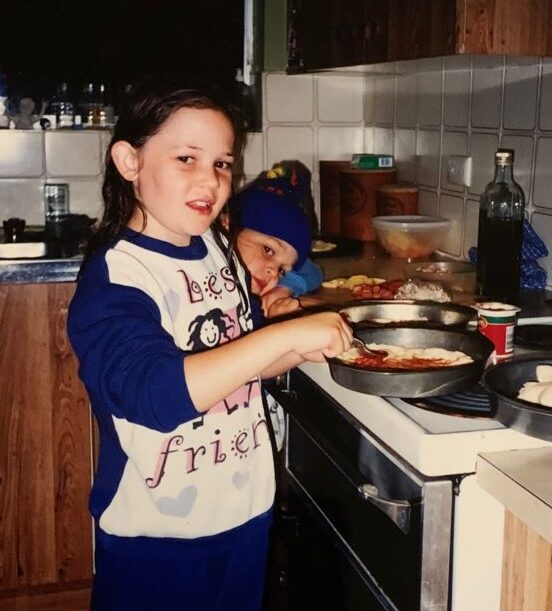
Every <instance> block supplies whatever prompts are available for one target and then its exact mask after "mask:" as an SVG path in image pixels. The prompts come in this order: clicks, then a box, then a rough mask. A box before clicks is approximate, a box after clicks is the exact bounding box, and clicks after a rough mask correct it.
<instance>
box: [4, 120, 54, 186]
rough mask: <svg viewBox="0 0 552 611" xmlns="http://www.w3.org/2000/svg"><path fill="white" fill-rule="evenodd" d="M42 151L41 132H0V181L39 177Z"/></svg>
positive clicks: (41, 168)
mask: <svg viewBox="0 0 552 611" xmlns="http://www.w3.org/2000/svg"><path fill="white" fill-rule="evenodd" d="M43 151H44V136H43V134H42V132H34V131H27V132H25V131H19V130H0V179H1V178H28V177H38V176H41V175H42V172H43V171H44V152H43Z"/></svg>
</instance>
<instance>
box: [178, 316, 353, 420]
mask: <svg viewBox="0 0 552 611" xmlns="http://www.w3.org/2000/svg"><path fill="white" fill-rule="evenodd" d="M351 338H352V332H351V329H350V327H349V326H348V325H347V324H346V323H345V322H344V321H343V319H342V318H341V316H339V314H336V313H333V312H323V313H320V314H313V315H311V316H303V317H301V318H296V319H293V320H286V321H284V322H281V323H276V324H273V325H269V326H267V327H264V328H262V329H259V330H258V331H254V332H252V333H250V334H249V335H246V336H245V337H241V338H239V339H236V340H234V341H232V342H229V343H227V344H224V345H222V346H219V347H218V348H214V349H212V350H208V351H205V352H200V353H195V354H189V355H187V356H186V357H185V358H184V375H185V378H186V381H187V386H188V391H189V393H190V397H191V399H192V400H193V402H194V405H195V407H196V409H197V410H198V411H200V412H203V411H207V410H208V409H209V408H211V407H212V406H213V405H215V404H216V403H217V402H218V401H220V400H221V399H223V398H224V397H227V396H228V395H229V394H230V393H232V392H233V391H234V390H236V388H238V387H239V386H241V385H242V384H245V383H246V382H247V381H248V380H250V379H251V378H253V377H255V376H256V375H258V374H261V375H262V377H270V376H274V375H277V374H279V373H282V372H283V371H286V370H287V369H289V368H290V367H293V366H295V365H298V364H299V363H301V362H303V361H304V360H305V357H306V356H308V357H309V358H310V359H314V360H319V358H322V356H327V357H332V356H337V355H338V354H341V353H342V352H344V351H345V350H347V349H348V348H349V346H350V343H351ZM215 372H216V384H213V376H214V373H215Z"/></svg>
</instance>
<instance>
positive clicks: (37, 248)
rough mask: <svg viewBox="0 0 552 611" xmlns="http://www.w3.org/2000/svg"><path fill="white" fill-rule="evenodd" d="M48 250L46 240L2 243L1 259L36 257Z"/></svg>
mask: <svg viewBox="0 0 552 611" xmlns="http://www.w3.org/2000/svg"><path fill="white" fill-rule="evenodd" d="M46 251H47V248H46V242H9V243H7V244H0V259H36V258H39V257H44V256H45V255H46Z"/></svg>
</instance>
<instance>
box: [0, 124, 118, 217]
mask: <svg viewBox="0 0 552 611" xmlns="http://www.w3.org/2000/svg"><path fill="white" fill-rule="evenodd" d="M110 137H111V135H110V133H109V132H99V131H90V132H85V133H80V132H79V133H75V132H71V131H52V132H46V133H44V132H35V131H20V130H0V217H1V218H2V219H5V218H8V217H11V216H18V217H21V218H24V219H25V220H26V221H27V224H29V225H42V224H43V223H44V208H43V186H44V184H45V183H46V182H50V183H51V182H65V183H68V184H69V197H70V211H71V212H73V213H82V214H88V215H89V216H91V217H97V216H98V215H99V214H100V213H101V208H102V199H101V183H102V166H103V158H104V153H105V149H106V148H107V144H108V142H109V140H110Z"/></svg>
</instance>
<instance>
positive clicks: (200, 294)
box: [68, 78, 351, 611]
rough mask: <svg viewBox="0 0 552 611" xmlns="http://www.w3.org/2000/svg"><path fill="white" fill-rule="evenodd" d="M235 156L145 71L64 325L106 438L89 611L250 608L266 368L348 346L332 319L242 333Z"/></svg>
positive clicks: (114, 152)
mask: <svg viewBox="0 0 552 611" xmlns="http://www.w3.org/2000/svg"><path fill="white" fill-rule="evenodd" d="M233 150H234V128H233V124H232V120H231V117H230V115H229V114H228V112H227V111H226V110H225V108H224V106H223V105H222V104H221V103H220V102H219V101H217V100H216V98H215V97H214V96H212V95H210V94H209V93H206V92H204V91H199V90H196V89H189V88H186V87H185V86H184V85H183V84H182V83H179V82H175V81H173V80H161V79H155V78H153V79H147V80H145V81H143V82H142V83H141V84H138V85H135V86H133V87H132V88H131V89H130V91H129V93H128V96H127V100H126V104H125V106H124V108H123V109H122V111H121V113H120V117H119V120H118V122H117V125H116V127H115V131H114V135H113V138H112V140H111V143H110V145H109V148H108V151H107V156H106V159H107V165H106V171H105V179H104V186H103V195H104V200H105V211H104V215H103V218H102V221H101V223H100V225H99V228H98V230H97V232H96V233H95V235H94V236H93V239H92V240H91V242H90V244H89V250H88V252H87V255H86V257H85V261H84V263H83V266H82V269H81V274H80V278H79V283H78V288H77V291H76V294H75V297H74V299H73V301H72V303H71V306H70V310H69V324H68V329H69V336H70V340H71V343H72V345H73V347H74V349H75V352H76V354H77V356H78V358H79V362H80V376H81V378H82V380H83V381H84V384H85V385H86V388H87V390H88V393H89V395H90V399H91V403H92V408H93V410H94V414H95V416H96V419H97V421H98V426H99V434H100V450H99V457H98V466H97V472H96V475H95V479H94V485H93V489H92V493H91V498H90V508H91V512H92V514H93V516H94V518H95V520H96V527H97V528H96V573H95V579H94V585H93V591H92V609H93V610H94V611H127V610H128V609H132V610H133V611H166V610H173V609H179V610H190V611H200V610H201V611H203V610H204V611H217V610H219V609H220V610H222V609H224V610H234V609H235V610H238V609H239V610H240V611H248V610H258V609H259V608H260V605H261V597H262V589H263V579H264V571H265V558H266V548H267V534H268V530H269V526H270V522H271V507H272V503H273V498H274V469H273V463H272V453H271V447H270V442H269V436H268V433H267V425H266V420H265V418H264V415H263V409H262V401H261V392H260V377H265V376H273V375H276V374H278V373H280V372H283V371H285V370H287V369H288V368H290V367H293V366H295V365H297V364H299V363H301V362H302V361H304V360H305V359H309V360H323V357H324V356H335V355H337V354H339V353H341V352H342V351H344V350H346V349H348V348H349V345H350V341H351V330H350V328H349V327H348V326H347V325H346V324H345V323H344V322H343V320H342V319H341V317H340V316H338V315H336V314H334V313H322V314H316V315H312V316H305V317H302V318H300V319H294V320H289V321H285V322H281V323H278V324H274V325H270V326H267V327H264V328H262V329H259V330H256V331H252V328H253V320H252V316H251V307H250V303H249V298H248V295H247V293H246V292H245V291H244V289H243V288H242V286H243V282H244V272H243V269H241V268H240V267H239V266H237V265H236V261H235V259H234V258H233V257H232V256H231V255H229V254H228V252H227V249H226V247H225V241H224V239H223V238H222V237H221V233H220V231H219V228H218V225H217V221H216V219H217V216H218V214H219V212H220V210H221V208H222V206H223V205H224V203H225V201H226V200H227V198H228V196H229V194H230V188H231V178H232V162H233ZM294 263H295V261H290V265H293V264H294Z"/></svg>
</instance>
